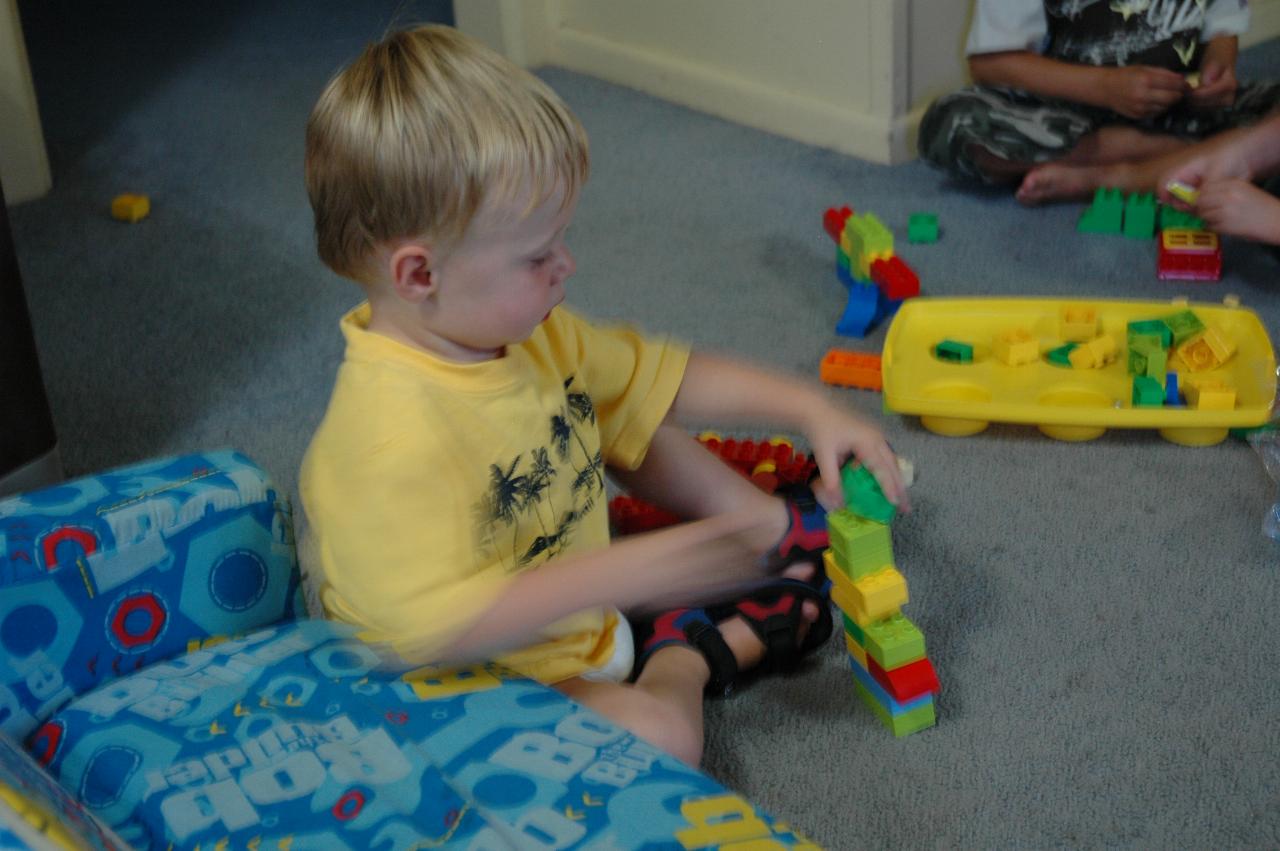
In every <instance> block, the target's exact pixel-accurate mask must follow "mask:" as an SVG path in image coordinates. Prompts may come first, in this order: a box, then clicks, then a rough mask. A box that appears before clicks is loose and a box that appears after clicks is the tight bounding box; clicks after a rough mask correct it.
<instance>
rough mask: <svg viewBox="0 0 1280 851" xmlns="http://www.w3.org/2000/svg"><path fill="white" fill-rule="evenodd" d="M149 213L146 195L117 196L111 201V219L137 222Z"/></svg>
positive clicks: (148, 199) (148, 201)
mask: <svg viewBox="0 0 1280 851" xmlns="http://www.w3.org/2000/svg"><path fill="white" fill-rule="evenodd" d="M150 212H151V199H150V198H148V197H147V196H146V195H128V194H125V195H117V196H116V197H115V198H112V199H111V218H113V219H119V220H120V221H122V222H131V223H132V222H137V221H141V220H142V219H145V218H146V217H147V214H148V213H150Z"/></svg>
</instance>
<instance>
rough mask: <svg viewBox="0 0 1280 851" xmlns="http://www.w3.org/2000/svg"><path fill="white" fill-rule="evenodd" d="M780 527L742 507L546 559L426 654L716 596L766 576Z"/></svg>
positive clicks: (494, 646)
mask: <svg viewBox="0 0 1280 851" xmlns="http://www.w3.org/2000/svg"><path fill="white" fill-rule="evenodd" d="M700 451H702V453H703V454H704V455H706V456H707V457H708V458H711V459H712V460H713V461H715V463H717V464H720V465H721V466H724V465H723V464H721V462H719V461H718V460H716V459H714V457H713V456H711V454H710V453H708V452H706V451H705V450H700ZM784 531H785V529H784V528H781V527H778V528H771V527H770V526H769V525H768V524H762V523H761V518H760V516H759V515H758V514H757V513H753V512H746V511H742V512H736V513H732V514H720V515H716V516H714V517H710V518H707V519H705V520H698V521H694V522H691V523H681V524H679V525H676V526H671V527H668V528H666V529H660V530H658V531H655V532H649V533H646V534H640V535H629V536H627V537H626V538H623V539H621V540H618V541H614V542H613V543H611V544H610V545H609V546H607V547H605V548H603V549H599V550H593V551H590V552H585V553H579V554H575V555H570V556H564V557H562V558H556V559H551V560H550V561H548V562H546V563H545V564H543V565H541V566H540V567H539V568H538V569H537V570H528V571H525V572H524V573H521V574H519V575H518V576H516V577H514V578H513V579H512V580H511V582H510V584H509V585H507V586H506V588H505V589H504V590H503V592H502V593H501V595H500V596H499V597H498V598H497V600H496V601H495V602H494V603H493V605H492V606H490V607H489V609H488V610H487V611H486V612H485V613H484V614H483V615H482V616H481V617H480V618H478V619H477V621H476V623H475V625H474V626H473V627H472V628H471V629H470V630H468V631H467V632H466V633H464V634H463V635H462V637H461V638H459V639H458V640H457V641H455V642H454V643H453V644H452V645H450V646H449V647H448V648H447V649H446V650H445V651H444V652H443V653H435V652H433V653H432V654H431V655H430V658H431V659H432V660H433V661H439V662H444V663H461V662H470V661H474V660H477V659H484V658H489V657H492V656H493V655H495V654H496V653H497V652H498V651H501V650H503V649H506V648H509V647H511V646H513V645H517V644H520V643H521V642H528V640H529V637H530V636H531V635H535V634H536V633H537V631H538V630H539V629H541V628H542V627H544V626H546V625H547V624H549V623H552V622H554V621H557V620H559V619H561V618H563V617H566V616H568V615H571V614H573V613H574V612H580V611H583V610H584V609H590V608H593V607H596V606H605V605H612V606H616V607H617V608H619V609H622V610H624V611H625V610H630V609H635V608H642V609H646V610H657V609H661V608H669V607H671V606H676V605H694V604H697V603H698V602H704V601H708V600H713V599H717V598H719V597H723V596H725V595H726V594H727V593H733V592H735V591H739V590H741V589H742V588H744V587H746V586H748V585H751V584H754V583H758V582H760V581H762V580H764V579H767V578H768V574H767V565H766V564H765V562H764V556H765V554H766V553H767V552H768V551H769V549H770V548H771V547H772V546H773V545H774V544H775V543H777V540H778V538H779V537H781V536H782V534H783V532H784ZM397 649H398V652H400V653H401V655H403V656H406V657H407V658H406V661H408V662H410V663H420V662H421V661H423V660H420V659H414V658H413V656H414V653H413V651H412V648H408V649H407V650H406V649H405V648H397Z"/></svg>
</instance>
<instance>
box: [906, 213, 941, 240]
mask: <svg viewBox="0 0 1280 851" xmlns="http://www.w3.org/2000/svg"><path fill="white" fill-rule="evenodd" d="M907 241H908V242H926V243H927V242H937V241H938V217H937V215H935V214H934V213H912V214H911V217H910V218H908V219H907Z"/></svg>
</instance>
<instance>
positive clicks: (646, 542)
mask: <svg viewBox="0 0 1280 851" xmlns="http://www.w3.org/2000/svg"><path fill="white" fill-rule="evenodd" d="M587 173H588V148H587V140H586V135H585V132H584V131H583V129H582V126H581V125H580V123H579V122H578V120H577V119H576V118H575V117H574V116H573V114H572V113H571V112H570V111H569V110H568V108H567V107H566V106H565V105H564V104H563V103H562V102H561V100H560V99H559V98H558V97H557V96H556V95H555V94H554V93H553V92H552V91H551V90H550V89H549V88H548V87H547V86H546V85H544V84H543V83H542V82H540V81H539V80H538V79H537V78H535V77H533V76H532V75H530V74H528V73H526V72H524V71H522V70H520V69H519V68H517V67H515V66H514V65H512V64H511V63H509V62H507V61H506V60H505V59H503V58H502V57H500V56H498V55H497V54H495V53H493V52H492V51H490V50H488V49H486V48H485V47H483V46H481V45H480V44H479V43H477V42H475V41H474V40H472V39H469V38H467V37H465V36H463V35H461V34H460V33H458V32H456V31H454V30H452V29H449V28H447V27H439V26H424V27H420V28H417V29H412V30H408V31H402V32H396V33H393V34H391V35H389V36H387V37H386V38H385V39H383V40H382V41H381V42H379V43H377V44H374V45H371V46H369V47H368V48H367V49H366V50H365V51H364V52H363V53H362V54H361V55H360V56H359V57H358V58H357V59H356V60H355V61H354V62H352V63H351V64H350V65H349V66H348V67H346V68H345V69H343V70H342V71H341V72H339V73H338V74H337V75H336V76H335V77H334V78H333V80H331V81H330V82H329V84H328V86H327V87H326V88H325V90H324V92H323V94H322V95H321V96H320V99H319V101H318V103H317V104H316V106H315V108H314V110H313V112H312V115H311V118H310V120H309V122H308V125H307V143H306V183H307V191H308V193H309V196H310V199H311V204H312V207H313V210H314V213H315V222H316V236H317V242H318V250H319V254H320V257H321V259H322V260H323V261H324V262H325V263H326V264H327V265H328V266H329V267H330V268H331V269H333V270H334V271H335V272H337V273H338V274H340V275H342V276H344V277H347V278H350V279H352V280H354V281H356V282H357V283H358V284H359V285H360V286H361V287H362V288H363V290H364V293H365V295H366V297H367V301H366V302H365V303H363V304H361V305H360V306H359V307H357V308H355V309H354V310H352V311H351V312H350V313H348V314H347V315H346V316H345V317H344V318H343V319H342V322H341V329H342V332H343V334H344V335H345V337H346V341H347V347H346V354H345V358H344V361H343V363H342V365H341V367H340V368H339V370H338V375H337V378H336V382H335V386H334V390H333V395H332V398H331V400H330V403H329V407H328V410H327V412H326V414H325V417H324V420H323V422H322V423H321V425H320V426H319V428H318V430H317V432H316V434H315V436H314V438H313V440H312V443H311V445H310V447H309V449H308V451H307V454H306V457H305V459H304V461H303V466H302V472H301V482H300V488H301V496H302V504H303V509H304V512H305V520H306V523H305V529H306V531H305V532H304V537H305V540H304V542H303V552H304V561H305V565H304V567H305V568H306V569H307V572H308V574H309V576H310V578H311V581H312V582H313V585H314V590H315V592H316V594H317V596H318V598H319V601H320V603H321V604H322V605H323V607H324V610H325V612H326V613H327V614H328V615H329V616H331V617H334V618H337V619H340V620H344V621H348V622H351V623H354V624H357V625H359V626H362V627H364V629H365V631H364V635H365V636H366V637H368V638H370V640H372V641H375V642H382V643H386V644H387V645H389V646H392V647H394V648H395V649H396V650H397V652H399V653H400V655H402V656H405V657H407V658H409V659H410V660H411V661H416V662H427V661H431V662H436V663H455V662H463V661H472V660H477V659H490V658H492V659H496V660H497V661H499V662H501V663H503V664H506V665H507V666H509V667H511V668H514V669H516V670H517V671H520V672H522V673H525V674H527V675H529V676H532V677H534V678H536V679H538V680H541V681H542V682H545V683H549V684H551V685H553V686H554V687H556V688H557V689H559V690H560V691H562V692H563V693H565V694H567V695H569V696H571V697H573V698H574V699H576V700H579V701H580V702H582V703H584V704H586V705H588V706H591V707H592V708H594V709H596V710H597V711H599V712H601V713H603V714H604V715H606V716H607V717H610V718H612V719H614V720H615V721H616V722H618V723H620V724H622V725H623V726H624V727H627V728H629V729H630V730H632V731H633V732H635V733H637V734H639V735H641V736H644V737H646V738H648V739H649V740H650V741H652V742H654V743H655V744H657V745H658V746H660V747H662V748H664V749H665V750H667V751H668V752H670V753H672V754H674V755H676V756H678V757H680V758H682V759H684V760H686V761H687V762H689V763H692V764H697V763H698V762H699V760H700V759H701V754H702V741H703V736H702V697H703V693H704V690H706V689H707V688H708V685H709V684H712V685H713V687H714V690H718V691H723V690H725V689H727V688H728V686H730V685H731V684H732V680H733V678H734V676H735V675H736V673H737V671H739V670H744V669H746V668H749V667H751V666H752V665H754V664H757V663H759V662H761V661H762V660H763V661H766V662H768V661H770V659H771V658H773V661H777V657H787V656H788V655H795V653H798V652H800V651H808V650H811V649H812V648H813V646H814V645H815V644H816V643H817V640H820V639H821V638H825V637H826V636H825V634H823V633H822V630H821V629H819V626H825V631H826V632H829V631H830V626H829V624H830V610H829V608H828V607H827V603H826V600H825V598H824V597H823V596H822V594H821V593H820V592H819V590H817V589H819V588H820V586H821V576H820V574H818V573H815V566H814V565H813V563H812V562H813V558H814V553H815V552H816V550H818V549H820V548H821V546H822V545H823V544H825V530H824V529H821V528H817V527H816V525H815V524H814V522H813V520H814V519H815V518H820V515H821V510H820V509H818V508H816V507H815V506H813V505H812V504H810V505H806V504H805V503H804V501H803V500H802V499H792V500H790V501H784V500H783V499H779V498H776V497H772V496H768V495H765V494H764V493H763V492H762V491H759V490H757V489H756V488H755V487H753V486H752V485H751V484H750V483H749V482H747V481H746V480H745V479H743V478H742V477H740V476H739V475H737V474H736V473H734V472H732V471H730V470H729V469H728V468H727V467H726V466H725V465H723V464H722V463H721V462H720V461H719V460H717V459H716V458H714V457H713V456H712V455H711V454H710V453H709V452H707V451H706V450H704V449H703V448H702V447H701V446H699V445H698V444H697V443H696V441H694V440H693V439H692V438H691V437H689V436H688V434H687V432H685V431H684V430H683V429H682V428H680V427H679V426H678V425H677V422H678V421H679V420H693V421H707V420H717V419H718V420H725V421H728V422H730V423H734V422H754V421H759V420H768V421H772V422H774V423H776V424H777V425H780V426H783V427H789V428H792V429H794V430H796V431H799V432H801V433H803V434H804V435H805V436H806V437H807V438H808V441H809V444H810V446H811V448H812V451H813V453H814V455H815V458H816V461H817V464H818V467H819V470H820V472H821V473H822V477H823V478H822V480H820V481H818V482H817V483H815V488H816V489H817V492H818V495H819V497H820V498H821V500H822V501H823V502H824V503H826V504H828V505H833V504H836V503H838V501H839V499H840V497H839V490H838V484H836V483H838V467H839V465H840V463H842V462H843V461H845V460H846V459H848V458H850V457H857V458H858V459H860V460H861V461H862V463H864V464H865V465H867V467H868V468H870V469H871V470H872V471H873V472H874V473H875V474H876V476H877V478H878V480H879V481H880V483H881V485H882V487H883V488H884V490H885V493H886V495H887V496H888V497H889V498H890V499H891V500H892V501H894V502H897V503H899V505H900V506H901V507H903V508H906V502H905V495H904V490H903V483H902V479H901V476H900V474H899V472H898V468H897V465H896V462H895V458H894V456H893V453H892V452H891V450H890V449H889V447H888V445H887V444H886V443H885V441H884V438H883V436H882V435H881V434H880V432H879V431H878V430H877V429H876V428H875V427H873V426H872V425H870V424H868V423H866V422H864V421H863V420H861V419H859V418H857V417H855V416H854V415H852V414H851V413H848V412H846V411H844V410H841V409H839V408H837V407H834V406H833V405H832V404H831V403H830V402H829V401H828V400H827V399H826V397H825V395H824V394H823V393H822V392H820V390H818V389H817V388H814V387H811V386H808V385H804V384H801V383H798V382H797V381H795V380H794V379H792V378H790V377H786V378H784V377H780V376H777V375H774V374H771V373H768V372H765V371H763V370H760V369H757V368H755V367H752V366H748V365H746V364H743V363H739V362H737V361H733V360H729V359H725V358H720V357H715V356H712V355H706V354H702V353H692V352H690V351H689V349H688V348H687V347H685V346H684V345H682V344H680V343H678V342H675V341H671V340H667V339H661V338H651V337H646V336H644V335H641V334H639V333H637V332H635V331H632V330H628V329H625V328H611V327H597V326H595V325H593V324H592V323H590V322H588V321H586V320H584V319H583V318H581V317H579V316H578V315H576V314H575V313H574V312H572V311H571V310H570V309H569V308H567V307H565V306H563V305H562V302H563V301H564V299H565V283H566V281H567V280H568V279H569V277H570V276H571V275H572V274H573V273H574V259H573V255H572V254H571V253H570V252H569V249H568V247H567V245H566V242H565V234H566V231H567V230H568V228H569V225H570V222H571V221H572V220H573V216H574V211H575V209H576V206H577V203H578V196H579V192H580V191H581V188H582V186H583V184H584V182H585V181H586V179H587ZM606 468H608V469H609V470H610V471H611V472H612V473H613V474H614V475H615V476H616V477H617V478H618V479H619V480H620V481H621V483H622V484H623V485H624V486H625V487H627V488H628V489H629V490H630V491H632V492H633V493H636V494H637V495H639V496H641V497H644V498H648V499H651V500H654V501H657V502H659V503H660V504H662V505H664V506H665V507H667V508H669V509H671V510H673V511H676V512H677V513H679V514H681V515H682V516H684V517H687V518H689V522H687V523H683V524H680V525H678V526H676V527H674V528H671V529H668V530H663V531H659V532H655V533H651V534H648V535H641V536H636V537H634V538H630V539H626V540H622V541H620V542H617V543H610V541H609V537H608V518H607V511H606V505H605V489H604V482H605V469H606ZM823 482H826V483H827V484H825V485H824V484H823ZM817 525H820V524H817ZM819 569H820V568H819ZM779 574H781V575H782V578H781V579H778V578H777V576H778V575H779ZM762 582H771V583H772V584H769V585H765V586H764V587H763V589H761V588H760V586H761V583H762ZM744 588H752V589H753V590H751V591H749V592H746V591H744V590H743V589H744ZM729 594H734V595H737V596H738V597H739V598H740V599H742V600H743V601H745V602H744V604H743V605H741V606H737V607H735V605H734V604H728V605H727V606H721V607H719V608H715V609H710V610H708V609H704V608H674V607H678V606H685V607H688V606H690V604H692V603H706V602H708V601H711V600H715V599H717V598H718V597H721V598H722V597H724V596H726V595H729ZM663 609H671V611H668V612H665V613H664V614H662V615H661V616H660V617H658V618H657V619H656V621H655V624H656V625H655V626H650V627H649V628H648V630H647V639H646V640H644V641H643V643H642V645H641V648H640V663H641V667H640V670H639V673H638V675H637V676H636V677H635V681H634V683H625V682H623V681H624V680H626V679H627V677H628V674H630V673H631V670H632V667H633V664H632V663H633V651H632V646H631V641H632V639H631V635H630V631H629V629H628V626H627V621H626V620H625V619H624V618H623V617H622V616H621V614H620V612H621V611H628V612H630V611H636V610H643V611H646V612H648V613H650V614H653V613H657V612H661V611H662V610H663ZM708 612H716V613H718V614H717V617H715V618H714V619H713V618H712V617H710V615H709V614H708ZM787 625H789V628H788V629H785V630H783V629H780V627H781V626H787ZM766 642H767V643H768V645H769V646H766Z"/></svg>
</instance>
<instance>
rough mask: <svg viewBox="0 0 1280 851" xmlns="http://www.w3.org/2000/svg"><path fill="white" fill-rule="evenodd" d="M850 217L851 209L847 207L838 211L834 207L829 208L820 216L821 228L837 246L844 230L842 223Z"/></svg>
mask: <svg viewBox="0 0 1280 851" xmlns="http://www.w3.org/2000/svg"><path fill="white" fill-rule="evenodd" d="M852 215H853V209H852V208H850V207H847V206H845V207H841V208H840V209H838V210H837V209H836V208H835V207H831V208H829V209H828V210H827V211H826V212H825V213H823V214H822V227H823V229H824V230H825V231H826V232H827V235H828V236H830V237H831V238H832V239H834V240H835V241H836V244H837V245H839V244H840V233H841V232H842V231H843V230H844V223H845V222H846V221H848V220H849V217H850V216H852Z"/></svg>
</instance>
